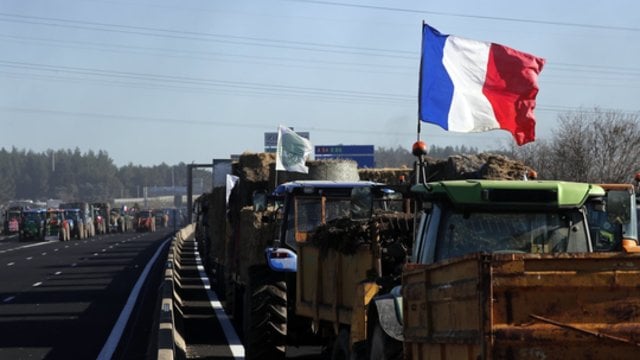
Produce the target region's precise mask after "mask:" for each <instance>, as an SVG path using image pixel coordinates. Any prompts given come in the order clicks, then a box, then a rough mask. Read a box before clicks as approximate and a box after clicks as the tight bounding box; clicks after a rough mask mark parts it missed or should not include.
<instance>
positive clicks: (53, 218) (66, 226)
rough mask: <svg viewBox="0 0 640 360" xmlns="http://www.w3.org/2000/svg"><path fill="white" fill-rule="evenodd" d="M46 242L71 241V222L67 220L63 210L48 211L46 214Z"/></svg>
mask: <svg viewBox="0 0 640 360" xmlns="http://www.w3.org/2000/svg"><path fill="white" fill-rule="evenodd" d="M44 224H45V234H44V237H45V240H60V241H68V240H70V239H71V228H70V223H69V220H65V218H64V211H63V210H61V209H48V210H47V211H46V212H45V220H44Z"/></svg>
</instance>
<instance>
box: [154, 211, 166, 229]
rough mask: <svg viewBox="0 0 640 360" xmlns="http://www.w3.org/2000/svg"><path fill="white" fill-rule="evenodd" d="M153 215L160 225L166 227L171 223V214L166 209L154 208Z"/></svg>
mask: <svg viewBox="0 0 640 360" xmlns="http://www.w3.org/2000/svg"><path fill="white" fill-rule="evenodd" d="M153 217H154V218H155V220H156V224H158V225H159V226H161V227H163V228H165V227H167V226H168V225H169V215H168V214H167V213H166V211H165V210H161V209H158V210H153Z"/></svg>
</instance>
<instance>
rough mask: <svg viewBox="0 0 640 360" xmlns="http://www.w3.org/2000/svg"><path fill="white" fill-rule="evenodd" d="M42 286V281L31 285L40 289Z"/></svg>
mask: <svg viewBox="0 0 640 360" xmlns="http://www.w3.org/2000/svg"><path fill="white" fill-rule="evenodd" d="M40 285H42V281H38V282H37V283H35V284H33V285H31V286H33V287H38V286H40Z"/></svg>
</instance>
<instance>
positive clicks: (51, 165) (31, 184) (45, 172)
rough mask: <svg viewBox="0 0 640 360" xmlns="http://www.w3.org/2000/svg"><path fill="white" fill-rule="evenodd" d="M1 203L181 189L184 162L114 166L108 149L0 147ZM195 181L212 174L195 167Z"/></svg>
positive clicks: (96, 198)
mask: <svg viewBox="0 0 640 360" xmlns="http://www.w3.org/2000/svg"><path fill="white" fill-rule="evenodd" d="M0 169H2V171H0V203H5V202H7V201H9V200H17V199H30V200H47V199H60V200H63V201H88V202H94V201H96V202H102V201H110V199H113V198H121V197H142V196H143V190H144V189H145V187H147V188H148V187H152V186H164V187H172V186H176V187H185V186H186V182H187V179H186V174H187V164H185V163H180V164H178V165H173V166H169V165H167V164H165V163H162V164H160V165H154V166H141V165H133V164H131V163H130V164H128V165H125V166H121V167H118V166H116V165H115V164H114V162H113V159H111V158H110V157H109V155H108V153H107V152H106V151H102V150H101V151H98V152H94V151H88V152H85V153H83V152H81V151H80V150H79V149H78V148H76V149H75V150H69V149H67V150H48V151H45V152H41V153H37V152H34V151H31V150H24V149H17V148H15V147H13V148H11V149H10V150H7V149H5V148H2V149H0ZM193 178H194V179H202V180H201V182H202V183H203V186H204V188H205V189H208V187H210V186H211V181H212V179H211V173H210V172H208V171H206V170H199V169H196V170H194V172H193Z"/></svg>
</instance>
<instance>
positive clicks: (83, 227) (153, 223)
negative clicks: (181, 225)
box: [3, 202, 171, 241]
mask: <svg viewBox="0 0 640 360" xmlns="http://www.w3.org/2000/svg"><path fill="white" fill-rule="evenodd" d="M170 213H171V210H170V209H136V208H127V207H126V206H123V207H121V208H112V207H111V206H110V204H109V203H88V202H72V203H62V204H60V205H59V206H58V207H56V208H32V207H29V206H24V205H20V206H10V207H8V208H7V209H6V210H5V213H4V222H3V233H4V234H5V235H15V234H18V238H19V240H20V241H28V240H35V241H52V240H60V241H68V240H71V239H78V240H82V239H86V238H91V237H94V236H96V235H104V234H108V233H123V232H128V231H138V232H150V231H156V228H157V227H167V226H168V225H169V214H170Z"/></svg>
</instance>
